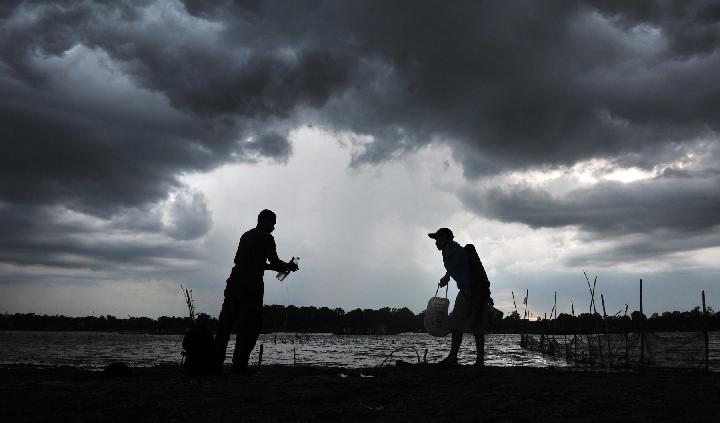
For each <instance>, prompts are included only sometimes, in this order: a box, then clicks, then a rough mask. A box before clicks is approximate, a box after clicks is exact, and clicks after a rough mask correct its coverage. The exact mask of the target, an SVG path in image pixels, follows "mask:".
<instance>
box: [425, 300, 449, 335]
mask: <svg viewBox="0 0 720 423" xmlns="http://www.w3.org/2000/svg"><path fill="white" fill-rule="evenodd" d="M449 308H450V300H448V299H447V298H440V297H432V298H430V301H428V305H427V309H426V310H425V317H424V321H423V323H424V324H425V331H426V332H427V333H429V334H430V335H432V336H445V335H447V334H448V333H450V324H449V322H448V309H449Z"/></svg>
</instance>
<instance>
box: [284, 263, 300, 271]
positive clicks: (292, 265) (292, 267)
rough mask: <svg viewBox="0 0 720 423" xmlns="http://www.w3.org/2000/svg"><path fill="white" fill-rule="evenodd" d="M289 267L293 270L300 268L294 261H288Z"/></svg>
mask: <svg viewBox="0 0 720 423" xmlns="http://www.w3.org/2000/svg"><path fill="white" fill-rule="evenodd" d="M287 267H288V270H290V271H291V272H296V271H297V270H298V269H299V267H298V265H297V263H293V262H290V263H288V264H287Z"/></svg>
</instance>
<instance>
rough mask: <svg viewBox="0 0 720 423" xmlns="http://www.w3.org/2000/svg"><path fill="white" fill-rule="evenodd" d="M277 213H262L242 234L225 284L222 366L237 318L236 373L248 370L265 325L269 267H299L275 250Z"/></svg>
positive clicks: (219, 349)
mask: <svg viewBox="0 0 720 423" xmlns="http://www.w3.org/2000/svg"><path fill="white" fill-rule="evenodd" d="M275 223H276V216H275V213H274V212H272V211H271V210H267V209H266V210H263V211H261V212H260V214H258V218H257V226H256V227H254V228H253V229H250V230H249V231H247V232H245V233H244V234H243V235H242V237H240V243H239V244H238V249H237V253H235V266H234V267H233V268H232V271H231V273H230V277H229V278H228V280H227V286H226V287H225V300H224V301H223V305H222V310H221V311H220V317H219V319H218V333H217V336H216V337H215V345H216V348H217V360H218V362H217V364H218V370H220V369H222V364H223V362H224V361H225V351H226V349H227V344H228V340H229V339H230V332H231V331H232V328H233V326H234V325H235V322H238V323H239V325H238V326H239V329H238V333H237V336H236V337H235V350H234V352H233V357H232V370H233V373H241V374H242V373H248V359H249V358H250V352H252V350H253V348H255V343H256V342H257V339H258V335H260V330H261V329H262V312H263V293H264V291H265V284H264V282H263V273H264V272H265V270H274V271H276V272H284V271H287V270H289V271H292V272H294V271H296V270H298V266H297V264H295V263H293V262H290V263H286V262H284V261H282V260H280V259H279V258H278V255H277V252H276V250H275V238H273V236H272V235H271V234H272V231H273V230H275Z"/></svg>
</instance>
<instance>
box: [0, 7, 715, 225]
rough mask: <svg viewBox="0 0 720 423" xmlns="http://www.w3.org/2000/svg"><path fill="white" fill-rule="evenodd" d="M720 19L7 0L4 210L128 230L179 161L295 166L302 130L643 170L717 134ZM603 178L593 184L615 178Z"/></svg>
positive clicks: (479, 171) (0, 40) (166, 185)
mask: <svg viewBox="0 0 720 423" xmlns="http://www.w3.org/2000/svg"><path fill="white" fill-rule="evenodd" d="M719 19H720V13H718V8H717V6H716V5H715V4H713V3H710V2H702V1H687V2H678V1H660V2H603V1H590V0H588V1H547V2H534V1H504V2H478V1H466V2H463V1H457V2H433V1H396V2H388V1H366V2H335V1H320V0H313V1H293V2H274V1H260V0H257V1H225V2H219V1H218V2H215V1H190V0H187V1H184V2H183V4H182V5H181V4H180V3H174V2H160V1H150V0H148V1H98V2H81V1H70V0H64V1H55V2H47V3H43V2H32V1H25V2H17V1H16V2H6V3H3V5H2V6H0V120H1V121H2V127H1V128H0V131H1V133H0V135H1V136H2V148H3V153H4V154H3V155H2V156H0V157H1V158H0V201H3V202H4V203H6V204H10V205H12V206H17V207H30V208H33V209H42V208H45V209H46V210H54V209H53V207H64V208H68V209H71V210H75V211H78V212H81V213H86V214H88V215H89V216H95V217H98V218H101V219H104V220H106V221H107V224H108V225H111V226H112V225H113V224H117V225H121V224H124V223H123V222H124V220H123V218H121V217H120V215H121V213H119V212H118V210H136V211H138V212H142V211H143V210H146V209H147V208H148V207H152V205H153V204H157V203H158V202H159V201H162V200H163V199H165V198H166V197H167V195H168V192H171V191H173V190H182V189H183V188H182V184H181V183H180V182H179V181H178V178H177V177H178V175H180V174H183V173H191V172H194V171H205V170H209V169H212V168H214V167H216V166H218V165H220V164H223V163H226V162H231V161H242V160H246V161H254V160H257V159H258V158H262V157H269V158H271V159H274V160H278V161H285V160H287V159H288V157H289V156H290V154H291V153H292V148H291V145H290V144H289V142H288V141H287V134H288V133H289V131H290V130H292V129H293V128H294V127H297V126H298V125H301V124H304V123H310V124H317V125H320V126H322V127H325V128H329V129H332V130H338V131H343V132H345V131H349V132H352V133H355V134H358V135H367V136H370V142H364V143H363V144H362V147H361V148H359V149H358V150H357V151H358V154H357V155H356V157H355V158H354V163H356V164H360V163H364V162H379V161H382V160H386V159H388V158H392V157H397V156H398V155H400V154H402V153H404V152H407V151H413V150H416V149H418V148H420V147H422V146H425V145H427V144H429V143H431V142H445V143H448V144H449V145H450V146H451V147H452V149H453V152H454V154H455V156H456V158H457V159H458V160H459V161H460V162H461V163H462V164H463V166H464V171H465V174H466V175H467V176H468V177H471V178H474V177H480V176H483V175H491V174H496V173H498V172H502V171H505V170H510V169H526V168H536V167H545V166H559V165H571V164H574V163H576V162H578V161H582V160H586V159H590V158H598V157H601V158H608V159H611V160H613V161H614V163H618V164H622V165H637V166H641V167H644V168H651V167H653V166H655V165H657V164H658V163H660V162H666V161H668V160H672V159H675V158H677V157H679V156H681V155H683V154H685V153H688V152H692V151H693V148H694V146H695V144H694V143H693V142H694V141H695V140H696V139H697V138H704V139H710V140H711V142H717V131H718V122H720V84H717V83H716V82H715V78H716V77H715V74H716V70H717V69H718V67H720V54H718V52H717V50H716V47H717V45H718V31H719V29H718V28H720V25H718V22H719ZM83 59H84V60H85V61H83ZM88 63H89V64H88ZM83 69H84V71H83V72H85V74H82V75H85V77H78V76H77V75H78V73H79V72H80V70H83ZM82 75H81V76H82ZM118 81H120V82H118ZM113 84H115V85H113ZM118 84H119V85H118ZM106 85H112V86H113V87H114V88H113V87H107V86H106ZM653 183H654V184H656V185H652V186H653V187H655V188H652V189H651V190H650V191H652V192H655V193H656V194H657V195H658V198H660V196H661V195H666V196H669V197H668V198H671V199H672V198H676V197H677V196H679V195H680V194H678V193H676V192H675V191H673V189H675V188H678V189H680V188H682V187H681V186H679V185H678V186H675V185H673V184H670V183H665V182H661V181H655V182H653ZM702 187H705V186H704V185H703V186H702ZM702 187H701V188H702ZM701 188H698V189H701ZM597 190H598V191H597V192H595V193H585V194H584V195H586V196H589V199H590V200H593V201H594V199H595V198H596V196H600V197H602V194H601V193H603V192H606V191H605V190H611V188H608V187H607V186H601V187H598V188H597ZM581 194H582V193H576V194H574V195H581ZM614 194H617V192H615V193H614ZM493 195H495V196H496V197H497V198H495V197H493V198H495V200H496V201H495V202H496V203H497V204H496V205H495V206H493V207H495V208H490V209H482V210H479V211H482V212H483V213H490V214H492V215H496V216H497V218H499V219H501V220H516V221H523V220H522V219H526V220H528V221H530V222H536V223H537V224H538V225H550V226H553V225H555V223H554V222H555V221H557V222H559V223H557V224H558V225H559V224H561V223H562V222H568V221H570V222H575V223H570V224H577V225H579V226H581V227H583V228H587V229H588V230H591V231H596V232H602V231H603V229H602V227H604V226H607V225H610V224H609V223H608V222H607V221H605V220H603V219H602V218H599V217H598V219H599V220H598V222H597V223H592V222H590V221H589V219H580V218H573V217H572V216H564V215H563V214H562V210H560V209H551V208H552V207H556V206H559V205H560V204H558V202H557V201H551V200H547V199H544V200H543V198H539V200H543V201H544V203H543V204H545V206H546V207H548V208H549V209H548V210H547V212H546V213H542V216H541V217H526V216H515V217H513V218H511V216H514V215H513V214H512V211H511V210H508V209H509V208H508V207H503V204H505V203H504V202H506V200H504V198H505V197H504V195H506V194H493ZM532 195H536V196H539V197H542V194H537V193H535V194H532ZM698 195H700V193H698ZM518 201H519V200H518ZM567 201H570V200H567ZM628 201H631V202H635V203H636V204H637V205H638V206H637V207H635V208H633V209H631V210H629V212H630V213H633V212H634V210H636V209H639V205H640V204H642V203H641V202H638V200H637V199H636V198H628ZM644 201H645V202H651V200H650V199H646V200H644ZM658 202H660V203H661V202H662V201H661V200H660V199H658ZM653 204H655V203H653ZM665 204H669V202H665ZM712 204H714V203H712ZM570 205H571V206H574V204H570ZM706 205H707V204H705V203H700V204H698V207H704V206H706ZM575 207H576V208H575V209H574V210H576V213H575V214H574V215H579V214H583V213H584V214H585V215H588V216H592V211H587V210H585V211H581V210H580V208H581V207H580V206H575ZM9 210H14V209H13V208H12V207H11V208H10V209H9ZM188 210H189V211H188V213H190V215H193V213H194V216H196V217H197V219H195V218H193V217H191V216H190V215H188V216H185V217H184V218H183V219H184V220H183V219H181V221H182V222H190V223H191V224H190V226H192V227H196V228H200V229H192V230H186V229H184V228H180V226H179V225H176V232H175V235H176V236H178V237H179V238H196V237H197V235H198V234H199V233H204V232H203V231H207V226H203V222H206V220H205V219H204V217H203V216H205V215H206V213H205V212H206V210H202V207H199V208H194V207H192V206H191V205H190V206H189V207H188ZM553 212H557V213H559V214H558V215H557V216H553ZM691 212H692V213H695V214H698V213H701V211H698V210H695V211H691ZM7 213H10V212H7ZM113 219H118V221H117V222H115V223H113ZM140 220H141V221H142V219H140ZM580 220H582V221H580ZM28 224H29V223H28ZM531 224H532V223H531ZM657 224H659V225H670V226H673V224H672V223H669V222H667V219H660V220H658V221H657ZM148 225H150V226H148V227H151V226H152V225H153V223H152V222H150V223H148ZM610 226H612V225H610ZM677 226H682V225H675V227H677ZM686 226H692V225H686ZM648 227H649V226H648ZM159 228H161V229H158V230H159V231H166V230H167V227H166V226H162V227H159ZM162 228H164V229H162ZM624 228H625V229H628V230H635V229H634V228H633V227H632V225H626V226H625V227H624ZM27 229H28V232H27V233H28V236H30V237H31V236H32V235H33V234H34V233H35V231H36V230H37V231H39V230H40V226H38V227H37V228H36V229H35V230H33V227H32V226H30V227H28V228H27ZM616 229H617V228H616ZM690 229H692V228H690ZM68 230H69V231H72V230H77V231H84V230H86V229H84V228H77V229H68ZM69 233H74V232H69Z"/></svg>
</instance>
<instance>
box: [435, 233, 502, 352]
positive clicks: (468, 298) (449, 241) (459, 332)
mask: <svg viewBox="0 0 720 423" xmlns="http://www.w3.org/2000/svg"><path fill="white" fill-rule="evenodd" d="M428 236H429V237H430V238H432V239H434V240H435V246H436V247H437V249H438V250H440V251H441V252H442V257H443V264H444V265H445V270H446V271H447V272H446V273H445V275H444V276H443V277H442V278H441V279H440V283H439V285H440V286H441V287H443V286H445V285H447V284H448V283H449V282H450V278H451V277H452V278H453V279H455V282H457V286H458V289H459V292H458V295H457V298H455V304H454V305H453V310H452V312H451V313H450V316H449V322H450V329H451V332H452V343H451V345H450V353H449V354H448V356H447V357H446V358H445V359H443V360H442V361H441V363H442V364H446V365H456V364H457V361H458V358H457V357H458V352H459V351H460V345H461V344H462V338H463V332H472V333H473V334H474V335H475V346H476V348H477V350H476V352H477V356H476V359H475V365H477V366H484V364H485V330H486V326H487V322H488V308H489V306H490V303H489V302H490V301H491V299H490V292H489V290H487V289H482V288H481V284H480V282H481V281H480V280H479V278H480V277H481V275H479V274H477V273H476V272H473V271H472V270H473V268H472V267H471V262H470V260H471V257H468V253H467V252H466V250H465V248H463V247H462V246H461V245H460V244H458V243H457V242H455V241H454V240H453V238H454V237H453V233H452V231H451V230H450V229H448V228H440V229H438V230H437V231H435V232H434V233H430V234H428ZM473 251H474V250H473ZM481 267H482V266H481ZM482 275H485V271H484V270H483V271H482ZM485 278H487V276H485Z"/></svg>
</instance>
